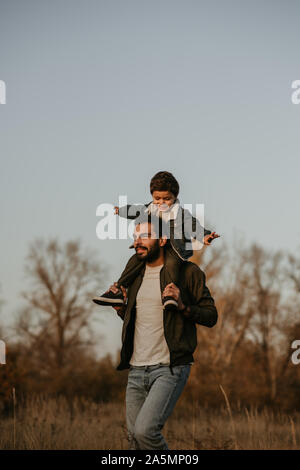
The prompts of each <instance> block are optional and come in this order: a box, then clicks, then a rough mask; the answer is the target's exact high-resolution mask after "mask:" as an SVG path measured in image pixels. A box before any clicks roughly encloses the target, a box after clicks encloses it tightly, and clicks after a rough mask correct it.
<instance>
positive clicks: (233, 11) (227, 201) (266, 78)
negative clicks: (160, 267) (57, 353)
mask: <svg viewBox="0 0 300 470" xmlns="http://www.w3.org/2000/svg"><path fill="white" fill-rule="evenodd" d="M299 14H300V4H299V2H297V1H293V0H290V1H289V2H284V1H276V0H273V1H268V0H265V1H264V2H261V1H247V2H246V1H227V2H223V1H221V0H220V1H211V2H204V1H200V0H195V1H191V0H186V1H178V0H164V1H161V0H159V1H158V0H151V1H150V0H148V1H143V0H127V1H124V0H122V1H121V0H119V1H115V0H111V1H102V0H97V1H94V0H89V1H83V0H72V1H71V0H65V1H63V2H62V1H58V0H51V1H49V0H48V1H45V0H43V1H41V0H35V1H33V0H27V1H26V2H22V1H16V0H10V1H3V0H2V1H0V79H1V80H4V81H5V82H6V86H7V104H6V105H0V158H1V171H0V188H1V201H0V207H1V231H0V237H1V238H0V239H1V265H0V284H1V286H2V296H3V297H4V300H5V301H6V304H5V307H4V309H3V312H2V314H3V315H4V317H5V319H6V320H9V319H13V318H14V316H15V312H16V311H17V309H18V308H19V307H20V306H21V305H22V300H21V298H20V297H19V292H20V291H21V290H24V289H25V288H26V279H25V277H24V274H23V265H24V257H25V255H26V253H27V249H28V244H29V242H31V241H32V240H33V239H35V238H36V237H45V238H49V237H50V236H57V237H58V238H59V239H60V240H61V241H64V240H68V239H71V238H78V237H79V238H81V239H82V241H83V243H84V244H85V245H86V246H90V247H92V248H95V249H96V250H98V252H99V258H100V259H102V260H103V261H104V262H105V263H107V264H109V265H110V268H111V269H110V275H109V276H108V279H107V284H108V285H109V284H110V282H111V281H112V280H114V279H115V278H116V277H117V275H118V273H119V272H120V271H121V269H122V267H123V265H124V263H125V262H126V260H127V258H128V256H129V254H130V253H131V252H129V250H128V249H127V246H128V243H127V242H126V241H100V240H98V239H97V238H96V232H95V229H96V223H97V218H96V215H95V212H96V207H97V206H98V204H100V203H102V202H109V203H110V202H111V203H116V202H117V200H118V196H119V194H122V195H124V194H126V195H127V196H128V200H129V201H130V202H143V201H145V202H147V201H149V200H150V194H149V181H150V178H151V176H153V174H154V173H155V172H157V171H159V170H165V169H166V170H169V171H171V172H173V173H174V175H175V176H176V177H177V179H178V180H179V182H180V185H181V193H180V200H181V201H182V202H186V203H191V204H195V203H197V202H198V203H204V204H205V214H206V226H208V227H209V228H213V229H216V230H217V231H218V232H219V233H221V234H222V236H223V239H226V240H227V241H228V242H230V240H231V239H233V237H234V235H235V234H236V233H239V234H243V235H244V236H245V239H246V240H247V241H248V242H249V243H251V242H252V241H255V240H256V241H258V242H259V243H261V244H262V245H264V246H266V247H269V248H273V249H289V250H290V251H295V250H296V249H298V248H299V245H300V243H299V242H300V222H299V216H298V210H297V206H298V203H299V173H300V171H299V170H300V168H299V167H300V164H299V129H300V105H293V104H292V103H291V91H292V90H291V83H292V81H293V80H296V79H300V61H299V44H300V29H299ZM218 243H222V241H221V240H219V241H218ZM95 308H96V309H97V307H95ZM100 316H101V318H104V317H106V320H105V322H104V324H102V325H99V331H100V330H101V331H102V332H104V334H105V335H106V337H107V339H106V343H105V345H103V344H102V346H101V348H102V349H101V351H102V353H103V352H105V351H106V350H107V351H114V350H115V349H116V348H117V347H118V346H119V345H120V344H121V343H120V341H121V339H120V335H121V321H120V320H119V318H115V317H114V315H113V314H112V313H110V312H109V311H107V312H102V313H101V314H100V310H99V317H100ZM103 321H104V320H103Z"/></svg>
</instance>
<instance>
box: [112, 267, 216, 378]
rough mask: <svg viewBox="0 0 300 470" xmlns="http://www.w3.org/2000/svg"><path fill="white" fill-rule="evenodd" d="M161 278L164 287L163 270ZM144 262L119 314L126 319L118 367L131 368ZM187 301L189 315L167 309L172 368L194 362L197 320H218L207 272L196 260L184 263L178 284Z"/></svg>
mask: <svg viewBox="0 0 300 470" xmlns="http://www.w3.org/2000/svg"><path fill="white" fill-rule="evenodd" d="M163 269H165V267H164V266H163V267H162V269H161V271H160V281H161V290H162V271H163ZM144 272H145V266H144V268H143V270H142V271H141V272H140V274H139V275H138V276H137V277H136V279H135V280H134V282H133V283H132V284H131V286H130V287H129V289H128V302H127V306H126V309H125V311H124V312H123V313H121V312H119V313H118V314H119V316H120V317H121V318H122V320H123V321H124V323H123V331H122V349H121V362H120V364H119V365H118V367H117V370H123V369H129V368H130V364H129V361H130V359H131V356H132V353H133V339H134V330H135V316H136V296H137V293H138V290H139V288H140V286H141V284H142V281H143V276H144ZM178 287H179V288H180V294H181V298H182V301H183V303H184V305H186V306H190V313H189V316H188V317H187V316H185V314H184V313H182V312H180V311H171V312H167V311H165V310H164V313H163V315H164V317H163V323H164V334H165V338H166V342H167V345H168V348H169V351H170V369H171V372H172V373H173V371H172V366H177V365H184V364H189V363H190V362H194V359H193V352H194V351H195V349H196V346H197V329H196V324H199V325H204V326H207V327H212V326H214V325H215V324H216V322H217V318H218V313H217V309H216V307H215V303H214V300H213V298H212V296H211V294H210V292H209V289H208V288H207V286H206V284H205V274H204V272H203V271H201V269H200V268H199V267H198V266H197V265H196V264H194V263H192V262H190V261H187V262H185V263H183V264H182V268H181V271H180V282H179V286H178Z"/></svg>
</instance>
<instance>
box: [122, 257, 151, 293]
mask: <svg viewBox="0 0 300 470" xmlns="http://www.w3.org/2000/svg"><path fill="white" fill-rule="evenodd" d="M144 265H145V262H144V261H141V260H140V259H139V258H138V256H137V254H134V255H132V256H131V258H129V261H128V262H127V264H126V266H125V269H124V271H123V272H122V274H121V276H120V278H119V279H118V282H117V284H118V287H120V286H124V287H128V286H130V284H131V283H132V282H133V281H134V279H135V278H136V276H137V275H138V274H139V273H140V272H141V270H142V268H143V266H144Z"/></svg>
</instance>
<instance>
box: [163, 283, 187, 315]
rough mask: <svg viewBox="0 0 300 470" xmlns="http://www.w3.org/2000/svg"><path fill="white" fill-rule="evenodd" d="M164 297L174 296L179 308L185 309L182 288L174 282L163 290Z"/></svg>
mask: <svg viewBox="0 0 300 470" xmlns="http://www.w3.org/2000/svg"><path fill="white" fill-rule="evenodd" d="M163 297H173V299H174V300H176V301H177V303H178V309H179V310H184V309H185V305H184V304H183V302H182V300H181V296H180V289H178V287H177V286H175V284H174V283H173V282H171V283H170V284H168V285H167V286H166V287H165V289H164V291H163Z"/></svg>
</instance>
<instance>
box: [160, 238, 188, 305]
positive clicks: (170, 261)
mask: <svg viewBox="0 0 300 470" xmlns="http://www.w3.org/2000/svg"><path fill="white" fill-rule="evenodd" d="M184 262H185V261H183V260H182V259H181V258H180V257H179V256H178V255H177V253H176V252H175V251H174V250H173V248H172V246H171V244H170V243H168V245H167V247H166V251H165V269H164V270H163V277H162V285H163V289H164V288H165V287H166V286H167V285H168V284H170V283H171V282H173V283H174V284H175V285H176V286H178V285H179V275H180V269H181V266H182V263H184ZM163 304H164V307H167V308H174V307H173V306H175V307H176V306H177V305H176V304H177V302H176V301H175V300H174V299H172V298H169V297H166V298H164V299H163Z"/></svg>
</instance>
